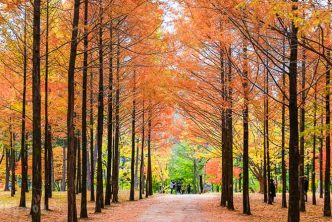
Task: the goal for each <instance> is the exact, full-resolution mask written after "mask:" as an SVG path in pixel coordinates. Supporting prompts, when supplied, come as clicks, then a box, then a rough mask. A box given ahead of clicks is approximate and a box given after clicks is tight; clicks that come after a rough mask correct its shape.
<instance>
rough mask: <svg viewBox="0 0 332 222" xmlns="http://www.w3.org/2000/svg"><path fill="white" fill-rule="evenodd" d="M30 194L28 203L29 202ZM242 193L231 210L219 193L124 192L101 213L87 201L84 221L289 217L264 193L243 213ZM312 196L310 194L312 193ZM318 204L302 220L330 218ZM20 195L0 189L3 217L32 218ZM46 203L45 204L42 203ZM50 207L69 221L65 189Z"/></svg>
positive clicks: (48, 217)
mask: <svg viewBox="0 0 332 222" xmlns="http://www.w3.org/2000/svg"><path fill="white" fill-rule="evenodd" d="M29 196H30V194H29V195H28V201H27V204H28V206H29V205H30V197H29ZM241 197H242V195H241V194H235V195H234V203H235V209H236V210H234V211H229V210H227V209H225V208H222V207H220V206H219V200H220V194H216V193H210V194H203V195H167V194H165V195H160V194H157V195H154V196H153V197H151V198H148V199H143V200H141V201H133V202H130V201H126V199H127V198H128V192H121V194H120V203H118V204H111V206H110V207H106V208H105V209H104V210H103V211H102V213H99V214H95V213H94V203H93V202H89V203H88V211H89V219H87V220H81V221H91V222H94V221H103V222H107V221H119V222H120V221H121V222H122V221H123V222H131V221H138V222H145V221H147V222H163V221H165V222H182V221H183V222H205V221H218V222H219V221H222V222H238V221H244V222H249V221H250V222H270V221H278V222H283V221H285V222H286V221H287V209H282V208H281V203H280V202H281V198H280V196H278V197H277V198H276V203H274V204H273V205H267V204H264V203H263V202H262V195H261V194H250V205H251V212H252V215H251V216H245V215H243V214H242V202H241ZM309 200H311V199H310V197H309ZM317 200H318V205H317V206H313V205H312V204H311V203H308V204H307V212H305V213H301V221H304V222H312V221H315V222H320V221H322V222H325V221H331V218H324V217H322V209H323V207H322V204H323V200H322V199H319V198H318V199H317ZM18 202H19V195H16V197H13V198H11V197H10V193H9V192H0V211H1V214H0V221H6V222H12V221H13V222H21V221H30V220H31V218H30V217H29V209H28V208H27V209H22V208H19V207H17V205H18ZM42 206H43V205H42ZM77 206H78V207H77V212H78V215H79V212H80V211H79V210H80V207H79V206H80V200H79V196H78V198H77ZM50 208H51V209H52V210H51V211H44V210H43V211H42V221H52V222H63V221H66V209H67V204H66V193H65V192H56V193H54V195H53V198H52V199H51V200H50Z"/></svg>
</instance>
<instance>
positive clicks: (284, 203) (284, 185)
mask: <svg viewBox="0 0 332 222" xmlns="http://www.w3.org/2000/svg"><path fill="white" fill-rule="evenodd" d="M285 44H286V41H285V38H283V52H282V53H283V63H284V64H283V69H284V70H286V45H285ZM282 87H283V90H284V91H285V92H286V73H285V72H283V73H282ZM281 113H282V114H281V115H282V117H281V118H282V122H281V177H282V200H281V207H282V208H287V200H286V189H287V181H286V180H287V176H286V174H287V172H286V171H287V170H286V161H285V124H286V117H285V114H286V97H285V95H284V94H283V96H282V111H281Z"/></svg>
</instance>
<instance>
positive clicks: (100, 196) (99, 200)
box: [95, 0, 104, 212]
mask: <svg viewBox="0 0 332 222" xmlns="http://www.w3.org/2000/svg"><path fill="white" fill-rule="evenodd" d="M99 13H100V14H99V19H100V21H99V22H100V23H99V91H98V125H97V133H98V134H97V146H98V160H97V193H96V208H95V212H101V208H104V192H103V162H102V161H103V160H102V158H103V156H102V152H103V149H102V148H103V125H104V66H103V64H104V57H103V27H102V25H103V16H102V14H103V8H102V0H100V6H99Z"/></svg>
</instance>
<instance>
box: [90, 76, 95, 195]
mask: <svg viewBox="0 0 332 222" xmlns="http://www.w3.org/2000/svg"><path fill="white" fill-rule="evenodd" d="M89 88H90V121H89V127H90V161H91V164H90V166H91V169H90V180H91V187H90V201H95V185H94V183H95V161H94V159H95V158H94V149H93V146H94V143H93V142H94V139H93V133H94V132H93V72H90V87H89Z"/></svg>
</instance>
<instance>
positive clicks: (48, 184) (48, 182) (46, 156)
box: [44, 0, 52, 210]
mask: <svg viewBox="0 0 332 222" xmlns="http://www.w3.org/2000/svg"><path fill="white" fill-rule="evenodd" d="M45 38H46V39H45V102H44V112H45V126H44V127H45V128H44V139H45V142H44V168H45V170H44V173H45V177H44V180H45V186H44V189H45V194H44V208H45V210H49V205H48V198H49V196H50V195H49V194H50V192H52V189H51V180H50V176H49V175H50V174H51V163H50V162H49V156H50V151H49V147H50V144H49V143H50V141H49V138H48V136H49V123H48V75H49V55H48V51H49V41H48V40H49V0H47V1H46V36H45Z"/></svg>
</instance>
